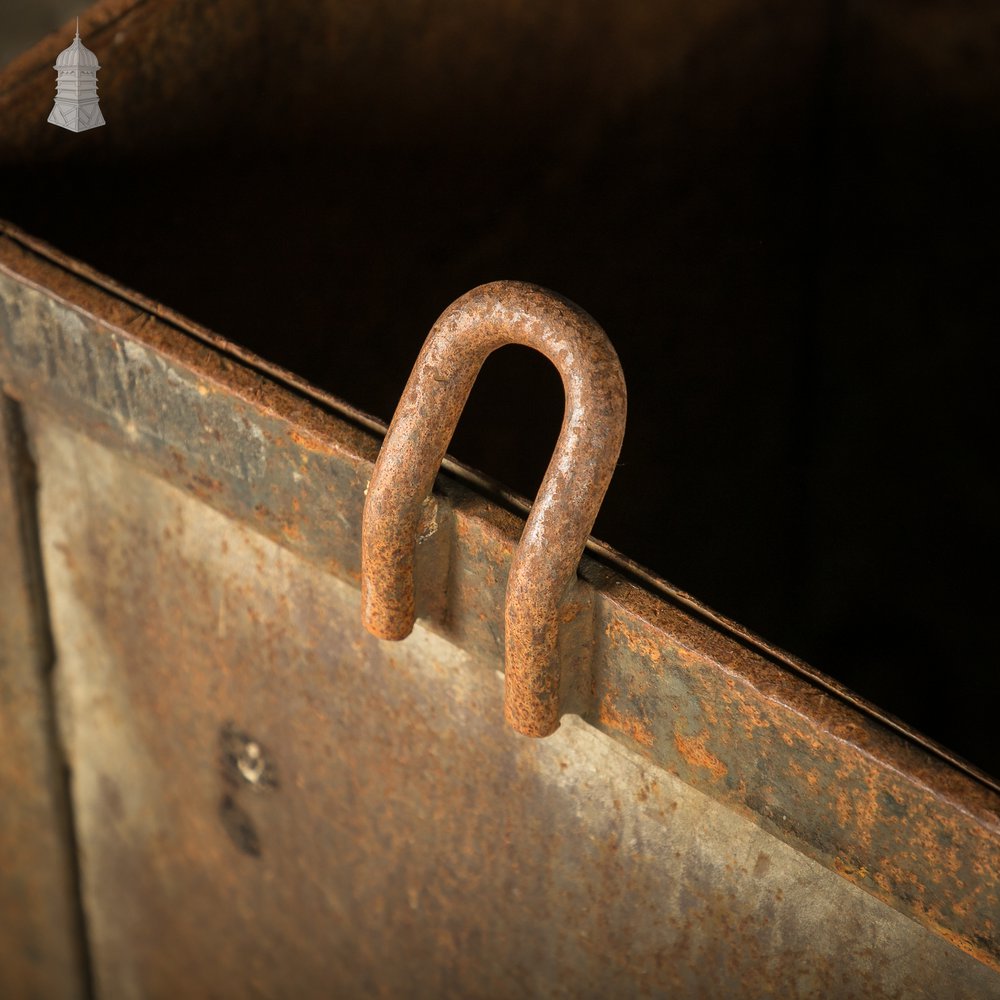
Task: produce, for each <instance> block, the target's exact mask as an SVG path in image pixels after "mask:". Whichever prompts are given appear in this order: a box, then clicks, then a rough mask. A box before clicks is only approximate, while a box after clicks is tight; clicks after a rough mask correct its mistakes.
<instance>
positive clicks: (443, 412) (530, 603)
mask: <svg viewBox="0 0 1000 1000" xmlns="http://www.w3.org/2000/svg"><path fill="white" fill-rule="evenodd" d="M505 344H523V345H525V346H527V347H533V348H536V349H537V350H539V351H541V352H542V353H543V354H544V355H545V356H546V357H547V358H549V360H551V361H552V363H553V364H554V365H555V366H556V368H557V369H558V371H559V374H560V375H561V376H562V381H563V387H564V389H565V392H566V409H565V413H564V416H563V422H562V429H561V431H560V433H559V439H558V441H557V442H556V446H555V450H554V452H553V455H552V459H551V461H550V462H549V467H548V470H547V471H546V473H545V478H544V479H543V481H542V485H541V486H540V487H539V490H538V496H537V497H536V499H535V502H534V504H533V505H532V508H531V513H530V514H529V515H528V519H527V523H526V524H525V526H524V532H523V534H522V535H521V539H520V542H519V543H518V547H517V551H516V552H515V554H514V557H513V559H512V560H511V566H510V574H509V577H508V581H507V593H506V599H505V603H504V621H505V629H504V638H505V650H506V655H505V670H504V673H505V681H504V717H505V718H506V719H507V722H508V723H509V724H510V725H511V726H512V727H513V728H514V729H515V730H516V731H517V732H519V733H521V734H523V735H525V736H548V735H549V734H551V733H553V732H555V730H556V729H557V728H558V726H559V715H560V712H559V679H560V678H559V663H558V657H557V652H556V649H557V641H558V632H559V624H560V614H561V612H562V607H561V605H562V600H563V597H564V595H565V594H566V591H567V589H568V588H569V585H570V582H571V581H572V579H573V577H574V576H575V575H576V570H577V567H578V566H579V563H580V556H581V555H582V554H583V549H584V546H585V544H586V542H587V538H588V536H589V534H590V529H591V528H592V527H593V526H594V519H595V518H596V517H597V511H598V509H599V508H600V506H601V501H602V500H603V499H604V494H605V492H606V491H607V488H608V484H609V483H610V481H611V476H612V474H613V472H614V469H615V463H616V462H617V460H618V453H619V451H620V450H621V444H622V437H623V435H624V433H625V405H626V404H625V379H624V376H623V375H622V370H621V365H620V364H619V362H618V356H617V355H616V354H615V351H614V348H613V347H612V346H611V344H610V342H609V341H608V338H607V335H606V334H605V332H604V331H603V330H602V329H601V328H600V326H598V324H597V323H596V322H595V321H594V320H593V319H592V318H591V317H590V316H588V315H587V313H585V312H584V311H583V310H582V309H580V308H579V307H578V306H575V305H573V304H572V303H570V302H567V301H566V300H565V299H563V298H561V297H559V296H558V295H555V294H553V293H552V292H548V291H546V290H545V289H542V288H538V287H537V286H535V285H528V284H524V283H522V282H514V281H504V282H494V283H493V284H490V285H483V286H481V287H479V288H476V289H473V290H472V291H471V292H469V293H468V294H466V295H463V296H462V297H461V298H460V299H458V300H457V301H456V302H454V303H453V304H452V305H451V306H449V307H448V308H447V309H446V310H445V311H444V313H443V314H442V315H441V317H440V319H438V321H437V322H436V323H435V324H434V328H433V329H432V330H431V332H430V335H429V336H428V338H427V341H426V342H425V344H424V346H423V348H422V350H421V352H420V356H419V357H418V358H417V361H416V364H415V365H414V368H413V373H412V374H411V376H410V379H409V381H408V382H407V384H406V388H405V389H404V390H403V394H402V397H401V398H400V401H399V406H398V408H397V409H396V415H395V416H394V417H393V419H392V423H391V424H390V425H389V430H388V432H387V434H386V438H385V443H384V444H383V446H382V449H381V451H380V452H379V457H378V461H377V462H376V463H375V471H374V472H373V473H372V478H371V482H370V483H369V485H368V489H367V492H366V499H365V509H364V522H363V529H362V537H361V607H362V617H363V620H364V624H365V627H366V628H367V629H368V630H369V631H370V632H371V633H372V634H373V635H376V636H378V637H379V638H382V639H404V638H406V636H407V635H409V634H410V630H411V629H412V627H413V623H414V620H415V611H414V607H415V602H414V596H413V560H414V554H415V551H416V546H417V531H418V525H419V521H420V515H421V512H422V510H423V507H424V504H425V503H426V502H427V501H428V499H429V497H430V493H431V489H432V487H433V485H434V479H435V478H436V476H437V473H438V471H439V469H440V466H441V461H442V459H443V458H444V456H445V452H446V451H447V449H448V442H449V441H450V440H451V436H452V434H453V433H454V431H455V425H456V424H457V423H458V419H459V417H460V416H461V413H462V409H463V408H464V406H465V403H466V401H467V400H468V398H469V393H470V392H471V391H472V386H473V383H474V382H475V380H476V376H477V375H478V374H479V370H480V368H481V367H482V365H483V362H484V361H485V360H486V358H487V357H488V356H489V355H490V354H492V352H493V351H495V350H496V349H497V348H499V347H502V346H503V345H505ZM515 392H516V389H515V387H513V386H512V387H511V396H512V398H513V397H514V396H515ZM498 419H502V414H498Z"/></svg>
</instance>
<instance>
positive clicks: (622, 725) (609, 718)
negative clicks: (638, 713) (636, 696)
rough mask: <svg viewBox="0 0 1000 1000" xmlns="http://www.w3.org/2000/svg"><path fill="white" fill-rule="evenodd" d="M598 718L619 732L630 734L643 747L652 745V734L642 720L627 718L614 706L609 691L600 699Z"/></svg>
mask: <svg viewBox="0 0 1000 1000" xmlns="http://www.w3.org/2000/svg"><path fill="white" fill-rule="evenodd" d="M599 718H600V720H601V722H603V723H604V725H606V726H609V727H610V728H612V729H617V730H618V732H620V733H625V734H626V735H627V736H631V737H632V739H634V740H635V741H636V742H637V743H641V744H642V745H643V746H644V747H651V746H652V745H653V734H652V733H651V732H650V731H649V726H648V725H647V724H646V722H645V721H644V720H641V719H633V718H627V717H626V716H624V715H622V714H621V712H619V711H618V709H617V708H616V707H615V703H614V699H613V698H612V695H611V692H610V691H609V692H608V693H607V694H606V695H605V696H604V698H603V699H602V701H601V708H600V713H599Z"/></svg>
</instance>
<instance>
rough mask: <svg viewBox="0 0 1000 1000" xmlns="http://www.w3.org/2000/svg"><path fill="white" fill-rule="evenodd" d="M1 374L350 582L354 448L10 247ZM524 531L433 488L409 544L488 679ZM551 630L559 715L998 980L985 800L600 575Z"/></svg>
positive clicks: (255, 384) (27, 397)
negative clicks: (907, 919) (911, 922)
mask: <svg viewBox="0 0 1000 1000" xmlns="http://www.w3.org/2000/svg"><path fill="white" fill-rule="evenodd" d="M0 374H2V377H3V380H4V382H5V384H6V389H7V391H8V392H9V393H10V394H11V395H13V396H15V397H17V398H19V399H21V400H23V401H25V402H26V403H28V404H29V405H31V406H32V407H39V408H43V409H46V410H50V411H52V412H54V413H56V414H58V415H59V418H60V419H61V420H63V421H68V422H72V423H73V424H74V425H75V426H77V427H78V428H79V429H80V430H82V431H83V432H85V433H86V434H87V435H89V436H91V437H93V438H94V439H96V440H99V441H102V442H104V443H107V444H109V445H111V446H112V447H114V448H116V449H117V450H119V451H121V452H123V453H124V454H127V455H128V456H129V457H130V458H131V459H132V460H133V461H135V462H136V463H138V464H139V465H141V466H143V467H145V468H147V469H149V470H151V471H153V472H155V473H156V474H158V475H160V476H162V477H164V478H165V479H167V480H168V481H170V482H171V483H173V484H174V485H178V486H181V487H182V488H184V489H186V490H187V491H189V492H190V493H192V494H194V495H195V496H197V497H199V498H201V499H202V500H203V501H205V502H207V503H209V504H210V505H211V506H213V507H215V508H216V509H218V510H221V511H223V512H224V513H225V514H226V515H227V516H229V517H232V518H235V519H237V520H239V521H241V522H243V523H246V524H249V525H252V526H253V527H254V528H255V529H256V530H258V531H260V532H262V533H263V534H265V535H267V536H268V537H270V538H272V539H274V540H276V541H278V542H280V543H281V544H282V545H285V546H287V547H288V548H290V549H292V550H294V551H296V552H298V553H301V554H302V555H303V556H305V557H306V558H308V559H309V560H310V561H313V562H315V563H316V564H318V565H320V566H321V567H323V568H324V569H326V570H328V571H329V572H332V573H335V574H337V575H338V576H341V577H342V578H346V579H348V580H351V581H352V582H354V583H355V584H357V583H358V581H359V569H360V526H361V510H362V505H363V499H364V489H365V486H366V484H367V482H368V479H369V477H370V475H371V470H372V467H373V463H374V459H375V456H376V453H377V450H378V440H377V437H376V436H375V435H373V434H372V433H370V432H368V431H366V430H363V429H361V428H359V427H357V426H352V425H351V424H350V423H348V422H347V421H345V420H344V419H342V418H339V417H337V416H334V415H332V414H330V413H328V412H324V411H323V410H322V409H321V408H320V407H319V406H317V405H315V404H313V403H310V402H308V401H306V400H305V399H302V398H300V397H298V396H296V395H295V394H294V393H292V392H290V391H288V390H287V389H284V388H282V387H279V386H276V385H275V384H274V383H273V382H272V381H271V380H269V379H267V378H265V377H263V376H262V375H260V374H259V373H257V372H254V371H251V370H250V369H248V368H247V367H245V366H244V365H242V364H239V363H237V362H235V361H234V360H232V359H230V358H227V357H225V356H222V355H220V354H219V353H218V352H217V351H214V350H212V349H210V348H208V347H207V346H205V345H204V344H202V343H199V342H197V341H195V340H193V339H192V338H191V337H190V336H187V335H185V334H183V333H181V332H179V331H178V330H177V329H175V328H174V327H172V326H170V325H169V324H168V323H166V322H164V321H163V320H160V319H157V318H156V317H155V316H153V315H152V314H150V313H149V312H147V311H145V310H144V309H141V308H138V307H136V306H135V305H133V304H130V303H128V302H124V301H121V300H119V299H116V298H114V297H113V296H111V295H109V294H108V293H107V292H105V291H103V290H101V289H98V288H95V287H93V286H92V285H89V284H88V283H87V282H85V281H82V280H81V279H80V278H79V277H77V276H75V275H73V274H71V273H68V272H67V271H66V270H64V269H62V268H60V267H57V266H55V265H53V264H52V263H51V262H49V261H47V260H45V259H43V258H42V257H41V256H40V255H38V254H36V253H32V252H30V251H27V250H26V249H25V248H24V247H22V246H20V245H19V244H17V243H16V242H15V241H13V240H10V239H7V238H3V239H2V240H0ZM522 526H523V522H522V521H521V519H520V518H518V517H516V516H515V515H513V514H511V513H510V512H508V511H505V510H503V509H501V508H500V507H498V506H497V505H496V504H494V503H492V502H490V501H488V500H486V499H484V498H482V497H480V496H477V495H476V494H475V493H474V492H472V491H470V490H469V489H468V488H466V487H465V486H464V485H462V484H459V483H457V482H455V481H454V480H453V479H451V478H449V477H447V476H442V477H440V478H439V480H438V483H437V486H436V492H435V496H434V500H433V502H432V503H431V504H430V505H429V506H428V510H427V512H426V514H425V519H424V522H423V524H422V526H421V531H420V537H421V543H420V544H419V545H418V551H417V560H416V578H417V594H418V606H417V613H418V615H419V616H421V617H423V618H424V619H425V621H426V624H428V625H429V626H430V627H431V628H432V629H434V630H435V631H437V632H439V633H441V634H443V635H445V636H446V637H447V638H449V639H450V640H451V641H452V642H455V643H456V644H458V645H459V646H461V647H462V648H463V649H465V650H466V651H467V652H469V653H471V654H472V655H474V656H475V657H476V658H477V659H478V660H480V661H481V662H482V663H483V664H484V668H486V669H496V668H497V667H498V666H499V665H500V663H502V649H503V634H502V633H503V626H502V621H503V598H504V591H505V588H506V580H507V574H508V571H509V567H510V559H511V556H512V554H513V551H514V548H515V545H516V542H517V539H518V537H519V534H520V531H521V528H522ZM563 617H564V622H565V625H564V628H563V629H562V630H561V633H560V650H561V656H562V659H563V663H564V670H563V676H564V677H568V678H570V680H569V681H568V682H567V683H568V685H569V686H568V687H567V686H564V690H563V692H562V697H563V702H564V704H565V705H566V708H567V710H569V711H575V712H577V713H578V714H580V715H582V716H583V717H584V718H585V719H586V720H587V721H588V722H589V723H591V724H592V725H594V726H595V727H597V728H598V729H600V730H602V731H604V732H605V733H608V734H610V735H611V736H613V737H614V738H615V739H617V740H619V741H620V742H622V743H623V744H625V745H627V746H629V747H630V748H632V749H633V750H637V751H638V752H640V753H642V754H643V755H644V756H645V757H647V758H648V759H649V760H651V761H653V762H655V763H657V764H658V765H659V766H661V767H664V768H665V769H667V770H668V771H670V772H672V773H674V774H677V775H679V776H680V777H681V778H683V779H684V780H685V781H687V782H689V783H690V784H692V785H694V786H695V787H698V788H701V789H702V790H704V791H705V792H707V793H708V794H710V795H712V796H713V797H714V798H716V799H718V800H720V801H722V802H724V803H725V804H726V805H728V806H729V807H731V808H733V809H735V810H737V811H738V812H740V813H742V814H743V815H745V816H747V817H749V818H751V819H753V820H754V821H755V822H757V823H759V824H760V825H761V826H763V827H764V828H765V829H767V830H769V831H770V832H772V833H774V834H775V835H776V836H778V837H779V838H781V839H782V840H784V841H786V842H788V843H792V844H793V845H795V846H796V847H798V848H799V849H801V850H802V851H803V852H804V853H806V854H808V855H809V856H811V857H814V858H816V859H818V860H819V861H821V862H822V863H823V864H825V865H827V866H828V867H830V868H832V869H834V870H835V871H837V872H839V873H840V874H841V875H842V876H843V877H845V878H847V879H848V880H850V881H852V882H853V883H855V884H857V885H859V886H861V887H862V888H864V889H866V890H867V891H868V892H870V893H871V894H872V895H874V896H876V897H877V898H879V899H882V900H883V901H884V902H886V903H888V904H889V905H891V906H893V907H894V908H896V909H898V910H900V911H901V912H903V913H906V914H908V915H909V916H911V917H913V918H914V919H916V920H918V921H919V922H920V923H922V924H924V925H925V926H927V927H929V928H931V929H932V930H934V931H935V932H936V933H938V934H940V935H941V936H942V937H943V938H945V939H946V940H948V941H950V942H952V943H953V944H955V945H956V946H957V947H959V948H961V949H962V950H964V951H966V952H967V953H969V954H971V955H973V956H974V957H976V958H977V959H979V960H980V961H983V962H984V963H986V964H988V965H991V966H992V967H993V968H997V969H1000V933H998V928H997V926H996V914H997V912H998V910H1000V901H998V900H1000V897H998V884H1000V871H998V866H1000V861H998V859H1000V796H998V795H997V794H996V793H995V792H993V791H991V790H990V789H989V788H987V787H986V786H984V785H983V784H981V783H979V782H977V781H975V780H974V779H973V778H971V777H970V776H969V775H967V774H964V773H962V772H961V771H959V770H958V769H957V768H955V767H952V766H950V765H949V764H947V763H946V762H944V761H942V760H940V759H938V758H936V757H934V756H932V755H930V754H929V753H927V752H926V751H925V750H923V749H922V748H920V747H919V746H916V745H915V744H913V743H912V742H910V741H908V740H906V739H904V738H902V737H901V736H900V735H899V734H898V733H896V732H893V731H891V730H889V729H887V728H886V727H885V726H883V725H881V724H879V723H878V722H877V721H875V720H873V719H872V718H870V717H868V716H866V715H864V714H863V713H861V712H859V711H858V710H857V709H856V708H855V707H854V706H852V705H850V704H848V703H847V702H846V701H844V700H842V699H840V698H837V697H834V696H831V694H830V691H829V690H828V689H825V688H823V687H821V686H819V685H815V684H812V683H810V682H809V680H807V679H805V678H803V677H801V676H798V675H795V674H793V673H791V672H790V671H789V670H788V669H787V668H785V667H784V666H782V665H780V664H778V663H776V662H773V661H771V660H769V659H768V658H767V657H766V656H764V655H761V653H760V652H758V651H756V650H754V649H751V648H749V647H748V646H746V645H744V644H743V643H741V642H739V641H738V640H737V639H735V638H734V637H733V636H731V635H727V634H725V633H724V632H723V631H721V630H720V629H718V628H716V627H714V626H712V625H711V624H710V623H707V622H705V621H704V620H700V619H699V618H698V617H697V616H695V615H694V614H692V613H690V612H689V611H688V610H685V609H683V608H680V607H676V606H672V605H671V604H670V603H669V602H668V601H666V600H664V598H663V597H662V596H660V595H657V594H653V593H650V592H649V591H647V590H645V589H643V588H642V587H640V586H638V585H637V584H636V583H634V582H632V581H629V580H627V579H625V578H623V577H622V576H621V575H619V574H618V573H616V572H615V571H614V570H613V569H610V568H609V567H607V566H605V565H602V564H601V563H600V562H599V561H598V560H595V559H591V558H585V560H584V563H583V566H582V567H581V573H580V577H579V578H578V581H577V583H576V585H575V588H574V589H573V591H572V593H571V594H570V597H569V600H568V601H567V602H566V605H565V607H564V613H563ZM571 661H573V662H578V663H583V664H587V663H590V664H591V668H590V672H589V674H588V673H587V672H586V671H580V670H576V669H574V667H573V662H571ZM497 710H498V712H499V711H500V705H499V704H498V706H497Z"/></svg>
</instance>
